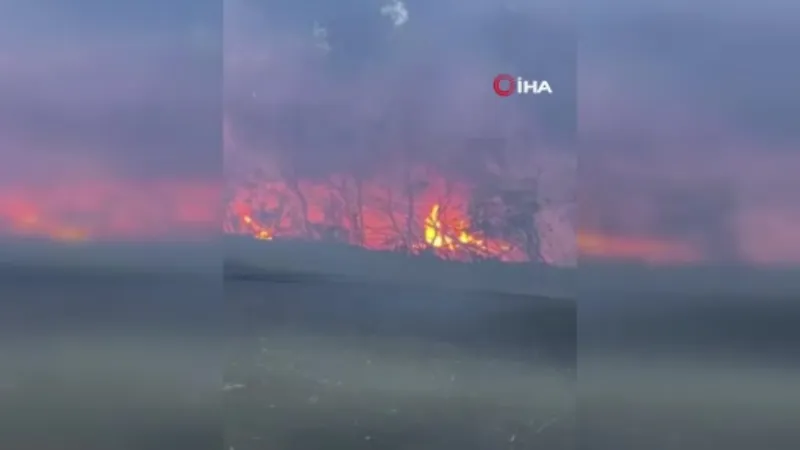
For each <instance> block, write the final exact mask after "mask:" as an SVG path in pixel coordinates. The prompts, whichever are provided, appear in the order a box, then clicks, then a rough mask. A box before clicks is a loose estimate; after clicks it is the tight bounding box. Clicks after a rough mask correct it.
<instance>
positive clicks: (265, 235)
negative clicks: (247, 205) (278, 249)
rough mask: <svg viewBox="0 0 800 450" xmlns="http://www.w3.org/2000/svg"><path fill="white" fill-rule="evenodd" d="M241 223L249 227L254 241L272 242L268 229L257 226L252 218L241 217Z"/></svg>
mask: <svg viewBox="0 0 800 450" xmlns="http://www.w3.org/2000/svg"><path fill="white" fill-rule="evenodd" d="M242 222H244V223H245V225H247V226H249V227H250V228H251V229H252V230H253V236H254V237H255V238H256V239H259V240H262V241H269V240H272V233H271V232H270V231H269V230H268V229H266V228H264V227H262V226H261V225H259V224H257V223H256V222H255V221H253V218H252V217H250V216H243V217H242Z"/></svg>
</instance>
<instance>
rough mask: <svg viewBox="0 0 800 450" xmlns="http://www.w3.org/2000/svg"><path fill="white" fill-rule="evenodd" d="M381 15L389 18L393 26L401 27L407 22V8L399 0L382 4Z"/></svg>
mask: <svg viewBox="0 0 800 450" xmlns="http://www.w3.org/2000/svg"><path fill="white" fill-rule="evenodd" d="M381 15H382V16H386V17H388V18H389V19H391V21H392V24H394V26H395V27H402V26H403V25H405V23H406V22H408V9H406V5H405V3H403V2H401V1H400V0H393V1H392V2H391V3H389V4H388V5H384V6H382V7H381Z"/></svg>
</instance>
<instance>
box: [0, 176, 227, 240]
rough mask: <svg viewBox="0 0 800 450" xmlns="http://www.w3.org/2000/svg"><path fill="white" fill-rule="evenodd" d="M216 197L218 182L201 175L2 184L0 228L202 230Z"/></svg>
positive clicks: (112, 235) (106, 234)
mask: <svg viewBox="0 0 800 450" xmlns="http://www.w3.org/2000/svg"><path fill="white" fill-rule="evenodd" d="M218 199H219V189H218V187H216V186H214V185H213V184H212V183H206V182H203V181H183V182H181V181H178V182H171V181H157V182H133V181H123V180H101V181H98V180H95V181H81V182H69V183H61V184H58V185H53V186H5V187H0V234H6V235H13V236H23V237H35V238H47V239H52V240H55V241H61V242H81V241H87V240H107V239H109V240H110V239H123V240H127V239H133V240H135V239H152V238H159V237H165V236H169V237H181V236H183V237H192V236H196V235H208V233H209V232H212V230H213V227H214V224H215V223H219V222H218V220H219V214H218V213H217V212H216V210H215V209H216V208H215V207H214V205H215V204H218V203H216V202H218V201H219V200H218Z"/></svg>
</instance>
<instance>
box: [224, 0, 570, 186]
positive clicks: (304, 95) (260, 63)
mask: <svg viewBox="0 0 800 450" xmlns="http://www.w3.org/2000/svg"><path fill="white" fill-rule="evenodd" d="M391 3H392V2H388V1H387V2H383V3H381V2H372V1H363V0H360V1H346V2H337V3H336V4H335V5H334V4H332V3H329V2H304V3H303V4H302V5H300V4H296V3H292V2H286V1H266V2H255V1H253V2H247V1H233V2H227V3H226V18H225V58H226V71H225V73H226V83H225V92H226V117H227V118H228V119H229V120H230V121H231V128H235V129H236V137H237V138H238V140H239V141H241V140H245V141H247V142H250V143H252V144H253V146H257V147H260V148H261V149H263V151H264V152H266V153H270V152H271V153H277V152H281V153H284V154H285V153H291V154H292V155H293V156H292V158H293V159H294V160H295V162H296V164H299V165H301V166H303V167H304V168H305V169H306V170H308V171H310V172H312V173H314V172H319V171H320V170H322V171H327V170H334V167H336V166H338V168H339V169H340V170H342V169H346V168H348V167H350V166H355V165H361V164H364V162H365V161H370V160H375V161H377V162H380V161H381V160H384V159H385V158H386V156H387V154H392V153H394V154H397V153H398V152H403V153H411V154H414V157H417V158H424V156H425V155H432V154H441V153H442V152H444V151H446V150H445V148H447V147H448V146H450V147H452V146H454V145H455V146H460V147H461V148H462V149H464V148H468V147H470V142H472V141H474V140H486V139H495V141H496V142H499V141H502V140H505V141H506V142H505V144H506V145H510V146H516V147H519V149H520V151H527V150H528V148H531V147H532V146H534V145H537V142H535V139H539V140H540V141H545V142H548V143H553V142H560V143H561V144H562V145H559V148H563V149H564V151H565V153H569V151H570V150H569V143H570V142H571V141H572V140H573V139H574V135H575V117H576V114H575V74H576V71H575V65H576V59H575V56H576V42H575V35H574V32H573V30H572V29H571V28H570V24H569V21H568V20H566V19H563V18H560V17H559V20H558V21H557V22H554V23H550V22H549V21H548V20H539V19H537V18H536V17H535V16H534V15H531V14H527V13H522V12H520V13H515V12H513V11H511V10H509V9H507V8H491V7H486V5H481V4H478V6H479V8H471V7H469V5H466V6H467V7H464V6H465V5H462V4H460V3H453V2H438V3H436V4H432V3H426V2H405V3H403V5H404V7H405V8H407V10H408V13H409V19H408V21H407V22H405V23H403V24H401V25H395V24H394V23H393V22H392V20H391V18H390V17H386V16H385V15H382V14H381V7H382V6H385V5H389V4H391ZM554 17H555V16H554ZM532 25H533V26H532ZM315 30H316V31H315ZM499 73H513V74H515V75H519V76H524V77H525V78H529V79H547V80H549V81H550V82H551V83H552V84H553V85H554V89H555V90H556V92H557V94H556V95H553V96H551V97H549V98H546V97H539V98H538V99H537V101H523V100H522V99H501V98H498V97H497V96H495V94H494V93H493V92H492V90H491V83H492V79H493V78H494V76H495V75H497V74H499ZM533 129H536V130H537V133H532V132H531V130H533ZM531 137H532V138H533V139H531ZM538 144H541V142H539V143H538ZM381 147H394V148H383V149H381ZM397 147H402V150H401V149H400V148H397ZM279 148H280V150H279Z"/></svg>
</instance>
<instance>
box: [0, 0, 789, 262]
mask: <svg viewBox="0 0 800 450" xmlns="http://www.w3.org/2000/svg"><path fill="white" fill-rule="evenodd" d="M391 3H393V2H391V1H389V0H386V1H367V0H348V1H341V2H329V1H322V0H315V1H303V2H289V1H286V0H265V1H255V0H253V1H244V0H235V1H226V2H224V3H222V2H217V1H207V0H197V1H189V0H176V1H171V2H155V1H151V0H146V1H139V2H122V3H119V2H112V3H109V2H101V1H99V0H97V1H89V0H78V1H72V2H58V1H55V0H52V1H45V0H27V1H23V0H10V1H5V2H2V4H0V72H1V73H2V78H0V156H2V161H3V163H2V164H0V184H3V185H6V184H9V185H15V186H18V187H19V186H21V185H24V186H32V187H36V186H37V185H39V184H41V183H42V182H45V181H48V182H50V181H53V180H57V179H62V178H63V179H69V178H72V179H75V178H77V179H85V178H92V177H97V176H103V177H109V176H116V177H120V178H127V179H136V180H149V179H162V180H163V179H165V178H166V179H168V178H174V179H180V178H202V179H206V180H212V181H215V182H216V181H218V179H219V176H220V170H221V169H222V167H221V166H222V157H221V155H220V153H221V151H222V150H221V148H220V147H221V140H222V139H223V136H222V135H223V130H224V134H225V136H224V138H225V145H224V149H223V150H224V153H225V158H226V159H225V167H224V168H225V169H226V171H228V172H235V171H236V170H238V169H239V168H244V169H248V168H252V167H254V166H256V165H258V164H260V162H261V161H262V160H270V159H271V158H274V157H276V156H278V157H280V158H291V159H292V160H293V162H294V163H295V164H296V165H297V166H298V167H300V168H301V169H302V170H303V171H306V172H308V174H309V175H311V176H317V175H324V174H325V173H327V172H330V171H336V170H347V169H353V170H355V169H358V168H365V169H370V168H372V167H374V166H376V165H377V166H379V165H381V164H386V161H387V160H388V159H389V156H391V155H393V154H397V153H403V154H408V155H411V156H413V157H414V158H420V159H426V158H429V159H436V160H453V161H464V160H468V159H469V157H468V153H469V152H471V151H472V149H474V148H476V147H480V146H481V145H483V144H482V143H485V142H493V143H496V145H497V146H498V147H502V148H506V149H510V151H511V152H512V153H514V154H515V155H517V157H518V158H519V159H518V160H516V164H515V166H517V167H516V168H517V169H518V170H520V171H525V170H532V171H535V172H537V173H539V172H542V173H543V175H542V177H544V178H546V183H545V184H547V185H548V186H549V187H548V188H547V189H548V190H549V191H551V192H552V193H553V196H554V197H558V198H559V199H560V201H561V202H562V203H567V202H568V201H569V199H570V198H571V193H572V192H573V191H574V190H575V188H576V187H577V189H578V191H579V204H580V205H579V206H580V208H579V209H580V218H579V222H580V227H581V228H582V229H583V230H584V231H595V230H601V231H603V232H606V233H610V234H619V235H645V236H656V237H669V238H676V239H679V240H683V241H685V242H688V243H691V244H692V245H694V246H696V247H697V248H698V249H700V250H701V251H702V252H704V253H705V254H706V256H707V257H708V258H709V259H712V260H718V261H725V262H739V261H745V262H755V263H775V262H797V261H798V260H800V233H798V232H797V227H796V224H797V223H798V221H800V206H798V203H797V201H796V200H795V198H794V197H795V196H794V193H796V192H800V178H798V177H797V172H798V169H799V168H800V150H799V147H800V145H799V144H800V136H799V135H798V129H797V127H796V126H795V124H796V122H797V120H798V118H799V117H800V101H798V100H800V98H798V97H799V96H800V93H798V91H797V90H796V89H795V86H794V80H796V79H798V75H800V64H798V63H797V61H796V58H795V56H796V55H797V54H798V50H800V49H798V48H797V47H798V43H800V31H798V27H797V26H796V24H797V23H798V20H799V19H800V16H798V14H799V13H800V10H799V9H800V7H798V6H797V5H796V3H794V2H789V1H786V0H768V1H765V2H759V3H758V4H757V5H756V3H755V2H748V1H744V0H739V1H736V2H727V3H725V4H724V5H722V4H718V3H717V2H711V1H708V0H704V1H692V2H690V1H688V0H679V1H672V2H658V3H652V2H646V3H643V2H633V1H627V0H615V1H612V2H611V3H608V2H604V3H603V4H602V5H601V4H597V5H593V4H564V2H556V1H551V0H541V1H533V0H506V1H489V0H469V1H456V0H446V1H437V2H427V1H421V0H415V1H407V2H404V6H405V8H406V9H407V12H408V17H407V20H405V21H403V22H402V23H401V24H398V22H397V20H396V18H393V17H390V16H387V15H383V14H381V8H382V7H383V6H386V5H389V4H391ZM223 18H224V20H223ZM504 72H506V73H512V74H515V75H520V76H523V77H525V78H530V79H548V80H550V81H551V82H552V83H553V87H554V91H555V94H554V95H553V96H551V97H534V98H526V97H519V98H511V99H499V98H497V97H496V96H494V94H493V93H492V92H491V79H492V78H493V77H494V76H495V75H496V74H498V73H504ZM223 94H224V95H223ZM223 106H224V112H223ZM492 145H495V144H492ZM576 145H577V147H578V148H577V149H576ZM465 155H467V156H465ZM578 163H579V164H578ZM576 166H577V167H579V170H578V169H576ZM576 170H577V173H576ZM98 174H99V175H98ZM20 183H22V184H20ZM42 195H44V194H42ZM214 208H216V205H215V206H214ZM574 225H576V224H572V225H571V226H574ZM567 228H569V227H567ZM569 235H570V233H564V236H569ZM564 240H569V239H568V238H564Z"/></svg>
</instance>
